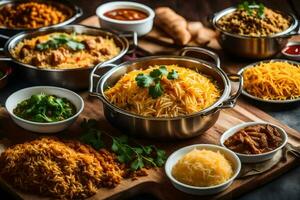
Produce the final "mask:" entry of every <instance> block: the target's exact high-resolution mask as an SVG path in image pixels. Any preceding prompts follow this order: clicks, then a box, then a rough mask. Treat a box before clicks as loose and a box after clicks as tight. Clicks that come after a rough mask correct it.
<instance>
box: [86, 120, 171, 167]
mask: <svg viewBox="0 0 300 200" xmlns="http://www.w3.org/2000/svg"><path fill="white" fill-rule="evenodd" d="M80 126H81V128H82V129H83V135H82V136H81V137H80V140H81V141H82V142H83V143H85V144H88V145H90V146H92V147H93V148H94V149H96V150H99V149H100V148H104V147H105V145H104V142H103V140H102V138H101V134H102V133H103V134H105V135H106V136H108V137H109V138H110V139H111V140H112V145H111V147H110V148H111V151H113V152H114V153H115V154H116V156H117V159H118V161H119V162H120V163H125V164H126V165H128V166H129V167H130V170H132V171H136V170H139V169H142V168H143V167H147V166H149V167H161V166H163V165H164V163H165V161H166V153H165V151H163V150H161V149H158V148H156V147H155V146H154V145H148V146H144V145H141V144H137V145H136V146H132V145H130V144H129V138H128V137H127V136H125V135H122V136H119V137H114V136H111V135H110V134H108V133H107V132H104V131H100V130H99V129H98V127H97V121H96V120H94V119H89V120H87V119H84V121H83V122H82V123H81V125H80Z"/></svg>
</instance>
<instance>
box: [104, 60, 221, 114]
mask: <svg viewBox="0 0 300 200" xmlns="http://www.w3.org/2000/svg"><path fill="white" fill-rule="evenodd" d="M104 94H105V96H106V98H107V99H108V101H109V102H110V103H112V104H113V105H115V106H117V107H119V108H121V109H124V110H126V111H128V112H130V113H133V114H137V115H141V116H147V117H177V116H184V115H189V114H192V113H195V112H199V111H201V110H203V109H205V108H208V107H210V106H211V105H212V104H214V103H215V102H216V101H217V100H218V99H219V97H220V95H221V90H220V89H219V88H218V85H217V84H216V82H215V81H214V80H213V79H212V78H211V77H208V76H207V75H205V74H202V73H199V72H196V71H194V70H192V69H189V68H185V67H182V66H178V65H154V66H151V67H149V68H147V69H145V70H142V69H140V70H133V71H131V72H129V73H127V74H125V75H124V76H123V77H121V78H120V79H119V81H118V82H117V83H116V84H115V85H114V86H113V87H110V88H108V89H107V90H106V91H105V92H104Z"/></svg>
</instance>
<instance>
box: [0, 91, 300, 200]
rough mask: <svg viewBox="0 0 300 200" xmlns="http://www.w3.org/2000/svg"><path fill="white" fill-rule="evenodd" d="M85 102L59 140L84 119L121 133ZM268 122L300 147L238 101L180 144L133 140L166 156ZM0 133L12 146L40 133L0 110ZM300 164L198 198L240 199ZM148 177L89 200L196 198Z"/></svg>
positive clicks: (30, 197) (293, 136)
mask: <svg viewBox="0 0 300 200" xmlns="http://www.w3.org/2000/svg"><path fill="white" fill-rule="evenodd" d="M82 96H84V99H85V108H84V111H83V113H82V114H81V115H80V117H79V119H78V120H77V121H76V123H75V124H73V125H72V126H71V127H70V128H69V129H68V130H66V131H64V132H62V133H58V134H56V135H55V136H57V137H62V138H74V137H76V136H77V135H78V134H79V130H80V128H79V124H80V122H81V121H82V120H83V118H94V119H97V121H98V122H99V125H100V127H101V129H102V130H105V131H106V132H109V133H111V134H114V135H118V134H121V131H119V130H117V129H115V128H114V127H112V126H111V125H110V124H109V123H108V122H107V121H106V120H105V118H104V115H103V111H102V104H101V103H100V100H98V99H96V98H91V97H87V95H86V94H83V95H82ZM261 120H263V121H268V122H271V123H274V124H276V125H279V126H281V127H282V128H284V129H285V130H286V131H287V133H288V135H289V142H290V143H291V144H293V145H297V146H299V145H300V133H298V132H297V131H295V130H293V129H291V128H289V127H287V126H286V125H284V124H282V123H280V122H279V121H277V120H276V119H274V118H272V117H271V116H269V115H267V114H266V113H264V112H262V111H260V110H259V109H257V108H255V107H252V106H250V105H248V104H247V103H245V102H244V101H239V102H238V105H237V106H235V107H234V108H233V109H227V110H223V111H222V112H221V114H220V117H219V120H218V121H217V123H216V124H215V125H214V126H213V127H212V128H211V129H209V130H208V131H207V132H206V133H204V134H203V135H201V136H198V137H195V138H192V139H188V140H181V141H170V142H168V141H166V142H159V141H155V140H145V139H144V140H142V139H136V140H138V142H140V143H143V144H144V143H145V144H155V145H157V146H159V147H160V148H162V149H165V150H166V152H167V154H168V155H169V154H170V153H172V152H173V151H175V150H176V149H178V148H181V147H184V146H187V145H191V144H201V143H209V144H219V138H220V136H221V135H222V133H223V132H224V131H225V130H227V129H229V128H230V127H232V126H235V125H237V124H239V123H241V122H248V121H261ZM0 122H1V125H0V127H1V128H0V131H1V132H3V134H4V135H5V137H6V138H8V139H9V140H10V141H12V142H13V143H21V142H24V141H26V140H29V139H34V138H37V137H40V136H41V135H40V134H34V133H31V132H28V131H25V130H23V129H22V128H20V127H18V126H16V125H15V124H14V123H13V121H12V120H11V119H10V118H9V116H8V114H7V112H6V110H5V109H4V108H1V109H0ZM297 163H299V161H297V160H296V159H295V158H294V157H292V156H288V158H287V161H286V162H280V163H278V164H277V165H276V166H275V167H274V168H272V169H271V170H269V171H268V172H266V173H263V174H261V175H258V176H252V177H249V178H244V179H237V180H235V181H234V183H233V184H232V186H231V187H230V188H228V189H227V190H225V191H224V192H222V193H219V194H217V195H214V196H207V197H201V199H231V198H232V197H236V196H239V195H241V194H243V193H245V192H247V191H249V190H251V189H253V188H256V187H258V186H259V185H261V184H264V183H266V182H268V181H270V180H272V179H274V178H275V177H277V176H279V175H281V174H282V173H284V172H286V171H288V170H289V169H291V168H292V167H294V166H296V165H297ZM148 174H149V175H148V176H146V177H140V178H138V180H134V181H133V180H131V179H125V180H122V181H121V183H120V184H119V185H118V186H117V187H116V188H114V189H106V188H102V189H99V190H98V192H97V194H96V195H94V196H92V197H91V198H89V199H97V200H100V199H117V198H121V199H124V198H125V197H130V196H132V195H135V194H138V193H142V192H148V193H152V194H153V195H155V196H157V197H158V198H160V199H163V200H167V199H174V200H180V199H194V198H195V196H192V195H187V194H185V193H182V192H180V191H178V190H176V189H175V188H174V187H173V186H172V185H171V183H170V181H169V180H168V179H167V177H166V176H165V174H164V171H163V169H153V170H149V171H148ZM0 182H1V185H2V187H5V188H7V189H8V191H10V192H12V193H13V194H14V195H16V196H18V197H20V198H22V199H25V200H38V199H49V198H44V197H40V196H37V195H34V194H26V193H22V192H20V191H17V190H15V189H13V188H11V187H10V186H9V185H8V184H7V183H5V182H4V181H3V180H0Z"/></svg>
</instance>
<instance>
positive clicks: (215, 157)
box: [172, 149, 233, 187]
mask: <svg viewBox="0 0 300 200" xmlns="http://www.w3.org/2000/svg"><path fill="white" fill-rule="evenodd" d="M172 175H173V176H174V177H175V179H177V180H178V181H180V182H182V183H185V184H188V185H192V186H197V187H209V186H215V185H219V184H222V183H224V182H226V181H228V180H229V179H230V178H231V177H232V175H233V169H232V166H231V163H230V162H229V161H228V160H227V159H226V158H225V156H224V155H223V154H221V153H220V152H214V151H211V150H206V149H202V150H199V149H194V150H192V151H191V152H189V153H187V154H186V155H184V156H183V157H182V158H181V159H180V160H179V161H178V162H177V163H176V164H175V165H174V167H173V169H172Z"/></svg>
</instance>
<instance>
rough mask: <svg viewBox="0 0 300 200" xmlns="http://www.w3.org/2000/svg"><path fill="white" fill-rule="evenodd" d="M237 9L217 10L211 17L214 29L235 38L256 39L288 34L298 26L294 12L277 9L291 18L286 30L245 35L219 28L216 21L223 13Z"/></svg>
mask: <svg viewBox="0 0 300 200" xmlns="http://www.w3.org/2000/svg"><path fill="white" fill-rule="evenodd" d="M236 9H237V7H234V6H233V7H229V8H226V9H224V10H222V11H220V12H217V13H215V14H214V15H213V19H212V25H213V26H214V28H215V29H217V30H218V31H220V32H222V33H223V34H226V35H229V36H232V37H236V38H242V39H254V38H256V39H258V38H261V39H262V38H265V39H268V38H276V37H280V36H281V37H282V36H285V35H287V34H289V33H290V32H292V31H294V30H295V29H296V28H297V27H298V21H297V18H296V16H295V15H294V14H292V13H285V12H282V11H277V10H275V11H276V12H279V13H282V14H284V15H286V16H290V17H291V19H292V23H291V25H290V27H289V28H287V29H286V30H284V31H282V32H279V33H276V34H273V35H270V36H247V35H238V34H233V33H230V32H227V31H225V30H223V29H221V28H220V27H219V26H218V25H217V21H218V20H219V19H221V18H222V17H224V16H225V15H227V14H229V13H232V12H234V11H235V10H236Z"/></svg>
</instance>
